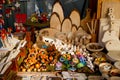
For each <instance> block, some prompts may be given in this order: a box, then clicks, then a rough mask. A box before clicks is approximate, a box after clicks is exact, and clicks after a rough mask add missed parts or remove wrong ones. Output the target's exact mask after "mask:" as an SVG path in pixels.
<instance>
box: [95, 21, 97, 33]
mask: <svg viewBox="0 0 120 80" xmlns="http://www.w3.org/2000/svg"><path fill="white" fill-rule="evenodd" d="M96 27H97V20H95V24H94V33H95V32H96Z"/></svg>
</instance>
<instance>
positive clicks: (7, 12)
mask: <svg viewBox="0 0 120 80" xmlns="http://www.w3.org/2000/svg"><path fill="white" fill-rule="evenodd" d="M5 14H6V16H7V17H9V16H10V15H11V8H7V9H6V10H5Z"/></svg>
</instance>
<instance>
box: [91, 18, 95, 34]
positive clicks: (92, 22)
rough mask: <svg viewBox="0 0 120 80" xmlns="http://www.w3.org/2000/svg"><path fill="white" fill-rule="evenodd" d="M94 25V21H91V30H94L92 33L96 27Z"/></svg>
mask: <svg viewBox="0 0 120 80" xmlns="http://www.w3.org/2000/svg"><path fill="white" fill-rule="evenodd" d="M93 24H94V20H92V21H91V28H92V29H91V30H92V33H94V25H93Z"/></svg>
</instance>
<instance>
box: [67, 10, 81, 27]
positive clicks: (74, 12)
mask: <svg viewBox="0 0 120 80" xmlns="http://www.w3.org/2000/svg"><path fill="white" fill-rule="evenodd" d="M69 17H70V19H71V20H72V24H75V25H76V26H77V28H78V27H79V26H80V13H79V11H78V10H76V9H74V10H72V11H71V13H70V16H69Z"/></svg>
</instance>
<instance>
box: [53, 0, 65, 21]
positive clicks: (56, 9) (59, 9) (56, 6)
mask: <svg viewBox="0 0 120 80" xmlns="http://www.w3.org/2000/svg"><path fill="white" fill-rule="evenodd" d="M52 12H56V13H57V14H58V15H59V17H60V21H61V22H62V21H63V19H64V12H63V8H62V5H61V3H60V2H59V1H56V2H55V4H54V5H53V10H52Z"/></svg>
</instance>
